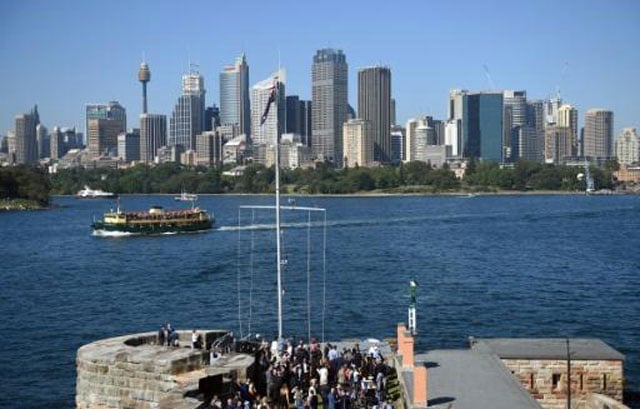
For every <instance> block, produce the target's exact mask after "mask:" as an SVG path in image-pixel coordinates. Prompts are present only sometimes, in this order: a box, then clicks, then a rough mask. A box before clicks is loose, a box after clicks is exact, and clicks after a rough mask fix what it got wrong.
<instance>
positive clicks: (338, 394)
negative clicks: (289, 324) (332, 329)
mask: <svg viewBox="0 0 640 409" xmlns="http://www.w3.org/2000/svg"><path fill="white" fill-rule="evenodd" d="M256 357H257V358H256V361H257V370H256V371H254V373H253V374H252V376H249V377H248V378H247V379H244V380H240V379H237V380H235V382H234V390H233V396H229V397H228V398H226V399H220V398H218V397H214V398H213V400H212V401H211V407H212V408H215V409H288V408H291V407H295V408H296V409H317V408H318V407H319V405H320V404H322V406H323V408H324V409H350V408H376V409H391V408H392V407H393V406H392V404H391V403H390V402H389V400H388V399H387V396H386V394H385V388H386V376H387V375H388V373H389V367H388V366H387V365H386V363H385V360H384V357H383V356H382V353H381V351H380V349H379V347H378V345H377V344H372V346H371V347H370V348H369V349H368V350H367V351H361V350H360V347H359V344H357V343H356V344H353V345H349V346H343V347H342V349H341V350H340V349H339V347H338V346H337V345H332V344H325V345H324V346H321V345H320V344H319V343H318V342H317V341H316V340H314V339H312V340H311V342H310V344H305V343H304V341H302V340H300V341H299V343H298V344H297V345H295V346H294V345H293V343H292V342H286V341H280V342H279V341H278V340H274V341H273V342H271V343H268V342H264V341H263V342H262V343H261V344H260V346H259V349H258V353H257V355H256Z"/></svg>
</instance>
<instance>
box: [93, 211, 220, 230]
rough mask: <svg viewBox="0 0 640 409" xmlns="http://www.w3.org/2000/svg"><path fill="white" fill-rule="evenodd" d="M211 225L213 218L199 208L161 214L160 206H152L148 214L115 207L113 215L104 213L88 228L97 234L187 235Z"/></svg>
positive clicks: (207, 228)
mask: <svg viewBox="0 0 640 409" xmlns="http://www.w3.org/2000/svg"><path fill="white" fill-rule="evenodd" d="M213 222H214V217H213V216H209V214H208V213H207V211H206V210H203V209H200V208H199V207H194V208H191V209H185V210H165V209H163V208H162V207H161V206H152V207H151V209H149V211H140V212H124V211H121V210H120V207H119V206H118V208H117V209H116V211H115V212H114V211H110V212H107V213H105V214H104V218H103V219H102V220H96V221H94V222H93V223H92V224H91V227H92V228H93V230H94V232H95V233H98V234H100V233H128V234H161V233H189V232H197V231H203V230H209V229H211V227H213Z"/></svg>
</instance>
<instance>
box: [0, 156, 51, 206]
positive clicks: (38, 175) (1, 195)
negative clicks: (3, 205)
mask: <svg viewBox="0 0 640 409" xmlns="http://www.w3.org/2000/svg"><path fill="white" fill-rule="evenodd" d="M50 191H51V183H50V181H49V177H48V176H47V175H46V174H45V172H44V170H42V169H38V168H33V167H27V166H15V167H3V168H0V200H2V201H12V200H27V201H32V202H35V203H36V204H38V205H39V206H47V205H48V204H49V194H50Z"/></svg>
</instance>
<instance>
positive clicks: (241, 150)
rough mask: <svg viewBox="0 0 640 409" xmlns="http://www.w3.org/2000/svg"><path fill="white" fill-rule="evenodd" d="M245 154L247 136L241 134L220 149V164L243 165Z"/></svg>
mask: <svg viewBox="0 0 640 409" xmlns="http://www.w3.org/2000/svg"><path fill="white" fill-rule="evenodd" d="M246 152H247V135H245V134H241V135H238V136H236V137H235V138H233V139H231V140H230V141H228V142H227V143H225V144H224V146H223V147H222V156H223V159H222V163H223V164H224V165H228V164H236V163H243V162H244V157H245V155H246Z"/></svg>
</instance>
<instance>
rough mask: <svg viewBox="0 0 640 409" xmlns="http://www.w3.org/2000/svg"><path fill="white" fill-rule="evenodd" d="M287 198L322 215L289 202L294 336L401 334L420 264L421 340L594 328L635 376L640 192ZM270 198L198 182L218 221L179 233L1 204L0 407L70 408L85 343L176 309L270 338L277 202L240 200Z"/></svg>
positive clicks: (87, 205)
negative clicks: (125, 231)
mask: <svg viewBox="0 0 640 409" xmlns="http://www.w3.org/2000/svg"><path fill="white" fill-rule="evenodd" d="M285 200H286V199H285ZM295 200H296V203H295V205H296V206H317V207H322V208H326V209H327V222H326V230H325V229H324V227H325V224H324V223H323V219H322V215H321V213H318V214H312V215H311V216H309V214H308V213H307V212H304V211H300V210H298V211H288V212H284V213H283V219H284V223H285V225H286V226H288V227H287V228H285V233H284V243H285V248H284V254H285V258H286V260H287V265H286V266H285V268H284V275H283V283H284V290H285V292H284V295H283V297H284V312H285V325H284V326H285V333H287V334H292V335H294V336H302V337H306V336H307V334H308V331H309V328H308V325H309V323H310V325H311V334H312V336H315V337H318V338H320V339H321V338H323V337H324V338H325V339H326V340H335V339H340V338H346V337H362V338H364V337H372V336H373V337H377V338H383V337H390V336H393V333H394V329H395V325H396V323H397V322H401V321H406V308H407V304H408V289H407V286H408V281H409V280H410V279H413V278H414V279H416V280H417V282H418V284H419V289H418V330H419V336H418V345H417V350H425V349H432V348H460V347H464V344H465V341H466V339H467V337H468V336H475V337H566V336H570V337H594V338H601V339H603V340H605V341H606V342H608V343H609V344H610V345H611V346H613V347H614V348H616V349H618V350H619V351H620V352H622V353H624V354H625V355H626V362H625V375H626V378H627V385H628V388H630V389H633V390H636V391H637V390H640V298H639V297H638V289H639V288H640V251H639V249H640V233H639V229H640V197H637V196H608V197H604V196H603V197H585V196H478V197H470V198H466V197H465V198H462V197H418V196H409V197H298V198H296V199H295ZM272 202H273V198H272V197H269V196H201V197H200V200H199V202H198V204H199V205H200V206H201V207H203V208H205V209H208V210H209V211H212V212H215V216H216V226H215V228H214V230H212V231H210V232H207V233H199V234H187V235H175V236H169V237H167V236H153V237H148V236H147V237H117V238H114V237H96V236H94V235H92V234H91V231H90V228H89V225H90V223H91V221H92V218H93V217H94V216H95V217H99V216H100V215H101V214H102V213H103V212H104V211H105V210H108V209H109V207H114V206H115V203H114V202H113V201H102V200H101V201H83V200H77V199H74V198H68V197H61V198H56V199H55V200H54V204H56V205H57V206H58V207H57V208H55V209H53V210H49V211H39V212H15V213H0V278H1V281H0V283H2V292H1V293H0V316H1V317H2V319H0V330H1V333H2V335H3V338H2V348H0V373H1V374H2V379H3V381H2V391H3V392H2V393H1V394H0V407H1V408H15V407H47V408H58V407H60V408H68V407H73V406H74V393H75V362H74V359H75V353H76V350H77V348H78V347H79V346H81V345H83V344H86V343H89V342H92V341H95V340H98V339H101V338H107V337H112V336H117V335H123V334H127V333H135V332H144V331H154V330H157V329H158V328H159V326H160V325H161V324H162V323H164V322H165V321H167V320H169V321H171V323H172V325H173V326H174V327H177V328H182V329H190V328H229V329H233V330H234V331H236V332H237V333H242V334H243V335H244V334H246V333H248V332H258V333H261V334H263V336H266V337H272V336H273V335H275V331H276V322H275V311H276V303H275V288H276V283H275V273H274V271H273V267H272V266H273V265H274V259H275V255H274V250H273V247H274V232H273V230H272V229H271V228H270V227H271V225H272V223H273V217H272V215H271V214H269V213H267V212H266V211H251V210H249V209H245V210H242V211H239V210H238V206H239V205H265V204H272ZM153 204H159V205H164V206H166V207H176V206H180V205H179V204H176V203H175V202H174V201H173V196H170V195H167V196H125V197H123V199H122V205H123V207H126V208H127V209H128V210H134V209H146V208H148V207H149V206H150V205H153ZM239 218H240V221H238V219H239ZM325 232H326V243H327V246H326V254H325V253H324V252H323V246H322V244H323V242H324V240H325V235H324V234H325ZM325 256H326V258H325ZM324 260H326V263H323V261H324ZM307 291H309V295H310V297H308V296H307ZM308 300H310V301H308Z"/></svg>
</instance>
